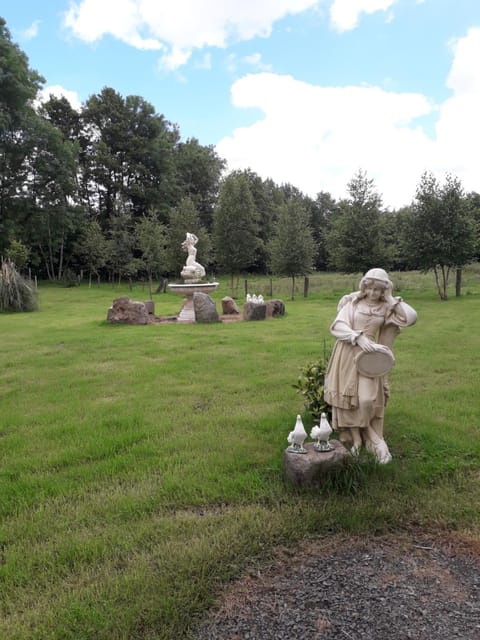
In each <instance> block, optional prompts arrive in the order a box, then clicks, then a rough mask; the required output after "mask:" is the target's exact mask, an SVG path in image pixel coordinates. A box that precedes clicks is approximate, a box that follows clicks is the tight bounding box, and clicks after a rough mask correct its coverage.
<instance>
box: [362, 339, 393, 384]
mask: <svg viewBox="0 0 480 640" xmlns="http://www.w3.org/2000/svg"><path fill="white" fill-rule="evenodd" d="M355 364H356V366H357V371H358V373H360V375H362V376H366V377H367V378H380V377H381V376H386V375H387V373H389V371H391V370H392V368H393V365H394V364H395V358H394V356H393V353H392V351H391V350H390V349H389V348H388V347H385V346H382V350H381V351H362V352H361V353H359V354H358V355H357V356H355Z"/></svg>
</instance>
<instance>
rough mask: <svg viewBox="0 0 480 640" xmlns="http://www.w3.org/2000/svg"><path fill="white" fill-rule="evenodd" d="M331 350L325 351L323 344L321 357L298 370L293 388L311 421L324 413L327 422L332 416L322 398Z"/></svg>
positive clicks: (325, 347) (324, 344)
mask: <svg viewBox="0 0 480 640" xmlns="http://www.w3.org/2000/svg"><path fill="white" fill-rule="evenodd" d="M330 353H331V349H327V346H326V343H325V341H324V343H323V355H322V356H321V357H320V358H318V359H317V360H315V361H313V362H309V363H308V364H306V365H305V366H303V367H302V368H301V370H300V375H299V376H298V380H297V382H296V383H295V384H294V385H293V387H294V388H295V389H296V390H297V392H298V393H300V394H302V396H303V400H304V404H305V409H306V410H307V411H308V412H309V413H311V415H312V417H313V420H314V421H315V420H316V421H318V420H320V416H321V415H322V413H326V414H327V417H328V419H329V420H331V416H332V408H331V407H330V405H329V404H327V403H326V402H325V400H324V398H323V391H324V386H325V374H326V372H327V367H328V361H329V359H330Z"/></svg>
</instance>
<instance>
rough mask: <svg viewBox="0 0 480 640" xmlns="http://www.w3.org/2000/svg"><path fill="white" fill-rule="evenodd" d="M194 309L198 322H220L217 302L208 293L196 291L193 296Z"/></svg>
mask: <svg viewBox="0 0 480 640" xmlns="http://www.w3.org/2000/svg"><path fill="white" fill-rule="evenodd" d="M193 308H194V310H195V321H196V322H219V320H220V318H219V317H218V312H217V308H216V306H215V300H213V298H211V297H210V296H209V295H207V294H206V293H202V292H201V291H195V293H194V294H193Z"/></svg>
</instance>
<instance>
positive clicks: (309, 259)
mask: <svg viewBox="0 0 480 640" xmlns="http://www.w3.org/2000/svg"><path fill="white" fill-rule="evenodd" d="M269 248H270V254H271V261H270V267H271V270H272V272H273V273H275V274H277V275H285V276H290V277H291V278H292V296H291V297H292V300H293V299H294V297H295V277H296V276H302V275H306V274H307V273H310V272H311V271H312V266H313V256H314V253H315V248H314V244H313V237H312V232H311V229H310V226H309V217H308V214H307V211H306V209H305V207H304V206H303V205H302V204H301V202H299V200H298V199H296V198H295V199H293V198H292V199H290V200H289V201H288V202H287V203H286V204H284V205H282V206H281V207H280V210H279V214H278V221H277V224H276V227H275V235H274V237H273V238H272V240H271V242H270V246H269Z"/></svg>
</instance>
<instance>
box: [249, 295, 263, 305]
mask: <svg viewBox="0 0 480 640" xmlns="http://www.w3.org/2000/svg"><path fill="white" fill-rule="evenodd" d="M246 302H251V303H252V304H263V303H264V302H265V300H264V299H263V296H262V294H260V295H258V296H257V295H255V294H253V295H250V294H249V293H247V296H246Z"/></svg>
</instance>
